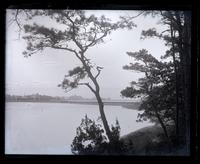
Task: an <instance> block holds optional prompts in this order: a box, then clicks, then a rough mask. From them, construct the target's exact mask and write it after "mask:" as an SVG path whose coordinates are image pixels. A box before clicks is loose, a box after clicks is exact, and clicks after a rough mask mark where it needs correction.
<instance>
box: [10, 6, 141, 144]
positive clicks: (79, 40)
mask: <svg viewBox="0 0 200 164" xmlns="http://www.w3.org/2000/svg"><path fill="white" fill-rule="evenodd" d="M20 12H21V13H22V14H24V15H25V16H27V17H26V18H27V19H34V18H35V17H47V18H49V19H51V20H52V21H54V23H55V26H53V27H52V28H49V27H45V26H42V25H38V24H36V23H32V24H29V23H26V24H25V25H24V26H23V28H22V29H23V30H24V32H25V36H23V39H25V40H26V41H27V47H26V51H24V52H23V54H24V56H25V57H29V56H31V55H33V54H35V53H37V52H39V51H42V50H43V49H45V48H52V49H57V50H63V51H65V52H70V53H71V54H72V55H74V56H75V57H76V58H77V59H78V60H79V61H80V62H81V65H80V66H78V67H75V68H74V69H73V70H70V71H69V72H68V74H67V75H65V77H64V80H63V81H62V83H61V84H59V85H58V86H59V87H61V88H62V89H64V90H65V91H70V90H72V89H74V88H77V87H78V86H80V85H82V86H86V87H88V88H89V89H90V91H91V92H92V93H93V94H94V95H95V97H96V99H97V102H98V106H99V111H100V115H101V119H102V122H103V126H104V128H105V131H106V135H107V137H108V139H109V141H110V142H111V141H112V134H111V130H110V128H109V125H108V122H107V119H106V116H105V113H104V103H103V101H102V98H101V95H100V86H99V83H98V80H97V78H98V77H99V75H100V73H101V70H102V67H100V66H97V65H94V64H93V63H92V62H91V60H90V59H89V58H88V57H87V51H88V49H89V48H92V47H94V46H95V45H97V44H100V43H103V42H104V39H105V38H106V37H107V36H108V35H109V34H110V33H111V32H113V31H116V30H117V29H125V28H126V29H129V30H130V29H132V28H133V27H135V26H136V25H135V24H134V23H133V22H132V21H131V20H132V18H135V17H131V18H130V17H120V19H119V21H116V22H112V21H111V20H110V19H108V18H106V17H105V16H104V15H102V16H101V17H97V16H95V15H90V16H88V15H87V14H86V12H85V11H82V10H24V11H23V10H20V11H19V10H17V12H15V14H14V16H15V20H16V21H17V24H18V25H19V22H18V21H19V20H20V19H19V18H18V14H19V13H20ZM138 16H139V15H138ZM60 26H62V28H60ZM20 27H22V26H20ZM63 27H64V28H63ZM85 78H87V79H88V82H85V81H84V82H83V79H85Z"/></svg>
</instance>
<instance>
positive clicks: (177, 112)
mask: <svg viewBox="0 0 200 164" xmlns="http://www.w3.org/2000/svg"><path fill="white" fill-rule="evenodd" d="M170 31H171V38H172V57H173V63H174V72H175V88H176V117H175V119H176V120H175V123H176V137H177V139H178V137H179V88H178V87H179V84H178V71H177V64H176V56H175V46H174V39H175V36H174V32H173V27H172V21H171V25H170Z"/></svg>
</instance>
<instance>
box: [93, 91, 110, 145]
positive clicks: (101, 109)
mask: <svg viewBox="0 0 200 164" xmlns="http://www.w3.org/2000/svg"><path fill="white" fill-rule="evenodd" d="M95 96H96V99H97V102H98V105H99V111H100V115H101V118H102V122H103V125H104V128H105V131H106V134H107V136H108V139H109V141H110V142H112V135H111V131H110V128H109V126H108V122H107V119H106V115H105V112H104V104H103V102H102V99H101V96H100V94H99V93H96V94H95Z"/></svg>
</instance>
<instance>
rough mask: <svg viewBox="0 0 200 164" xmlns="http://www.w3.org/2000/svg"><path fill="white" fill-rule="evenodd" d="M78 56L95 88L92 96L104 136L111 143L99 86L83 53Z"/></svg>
mask: <svg viewBox="0 0 200 164" xmlns="http://www.w3.org/2000/svg"><path fill="white" fill-rule="evenodd" d="M80 55H81V57H80V58H79V59H80V61H81V62H82V64H83V66H84V68H85V69H86V72H87V73H88V77H89V78H90V79H91V80H92V82H93V84H94V86H95V90H93V93H94V95H95V97H96V99H97V102H98V105H99V112H100V115H101V119H102V122H103V126H104V129H105V131H106V135H107V137H108V139H109V141H110V142H112V135H111V131H110V128H109V125H108V122H107V119H106V115H105V112H104V104H103V101H102V99H101V96H100V87H99V84H98V82H97V80H96V78H95V76H93V74H92V73H91V71H90V67H89V66H88V65H87V64H86V62H85V57H84V52H82V53H80ZM98 73H99V72H98Z"/></svg>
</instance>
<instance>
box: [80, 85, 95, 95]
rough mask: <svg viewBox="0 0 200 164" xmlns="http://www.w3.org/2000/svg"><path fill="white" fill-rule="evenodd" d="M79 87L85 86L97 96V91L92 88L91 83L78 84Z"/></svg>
mask: <svg viewBox="0 0 200 164" xmlns="http://www.w3.org/2000/svg"><path fill="white" fill-rule="evenodd" d="M78 85H85V86H87V87H88V88H89V89H90V90H91V91H92V92H93V93H94V94H96V91H95V90H94V89H93V88H92V86H91V85H90V84H89V83H78Z"/></svg>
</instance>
